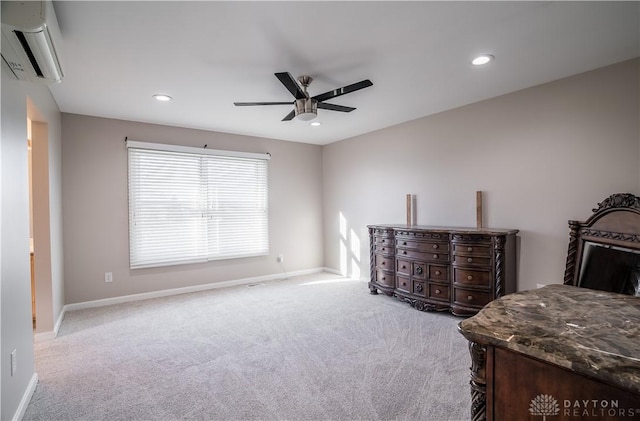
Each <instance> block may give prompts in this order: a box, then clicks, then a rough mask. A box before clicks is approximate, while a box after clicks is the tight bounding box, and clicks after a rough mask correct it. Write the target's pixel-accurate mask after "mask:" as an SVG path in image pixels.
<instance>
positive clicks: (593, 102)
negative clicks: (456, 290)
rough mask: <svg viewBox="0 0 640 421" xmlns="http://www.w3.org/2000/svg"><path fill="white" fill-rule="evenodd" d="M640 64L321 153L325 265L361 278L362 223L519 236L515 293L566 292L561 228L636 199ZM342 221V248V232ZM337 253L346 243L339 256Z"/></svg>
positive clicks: (364, 263) (364, 253) (639, 186)
mask: <svg viewBox="0 0 640 421" xmlns="http://www.w3.org/2000/svg"><path fill="white" fill-rule="evenodd" d="M639 79H640V72H639V60H632V61H627V62H623V63H619V64H617V65H613V66H609V67H605V68H602V69H598V70H595V71H591V72H587V73H583V74H580V75H576V76H573V77H570V78H566V79H562V80H558V81H555V82H552V83H548V84H544V85H540V86H536V87H533V88H530V89H526V90H522V91H519V92H515V93H512V94H509V95H504V96H500V97H497V98H493V99H490V100H487V101H482V102H479V103H475V104H471V105H468V106H464V107H461V108H458V109H454V110H450V111H446V112H443V113H440V114H437V115H433V116H429V117H425V118H422V119H418V120H414V121H412V122H408V123H404V124H401V125H398V126H394V127H390V128H386V129H383V130H380V131H377V132H373V133H369V134H365V135H362V136H358V137H354V138H352V139H348V140H344V141H341V142H336V143H333V144H331V145H328V146H326V147H325V148H324V149H323V174H324V218H325V243H324V247H325V265H326V266H328V267H332V268H339V267H341V265H342V266H344V265H345V262H346V271H347V272H348V273H355V274H356V275H357V274H358V273H359V274H360V276H361V277H365V278H366V277H368V267H369V255H368V238H367V231H366V225H367V224H376V223H404V222H405V221H406V213H405V196H406V194H415V195H417V210H418V215H417V223H418V224H422V225H447V226H475V191H477V190H481V191H483V192H484V205H485V206H484V209H485V221H484V224H485V226H488V227H494V228H515V229H519V230H520V234H519V236H520V244H519V280H518V283H519V285H518V288H519V289H520V290H525V289H531V288H535V287H536V285H537V284H553V283H562V280H563V275H564V267H565V259H566V252H567V244H568V227H567V220H569V219H578V220H584V219H586V218H587V217H589V216H590V214H591V209H592V208H593V207H594V206H595V205H596V204H597V203H598V202H600V201H601V200H602V199H604V198H605V197H607V196H609V195H610V194H613V193H617V192H630V193H634V194H639V193H640V182H639V181H640V180H639V178H638V175H639V174H638V168H639V165H638V164H639V162H640V160H639V156H640V135H639V122H638V120H639V112H640V110H639V107H638V97H639V94H638V93H639V91H638V84H639ZM340 214H342V217H343V218H344V221H345V222H344V223H345V224H346V226H347V230H346V231H347V238H344V235H343V234H341V233H340V231H341V229H340V222H339V219H340V216H339V215H340ZM341 244H344V245H345V246H343V248H342V250H343V251H342V252H341V251H340V250H341V249H340V247H341Z"/></svg>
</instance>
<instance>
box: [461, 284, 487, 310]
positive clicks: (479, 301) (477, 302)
mask: <svg viewBox="0 0 640 421" xmlns="http://www.w3.org/2000/svg"><path fill="white" fill-rule="evenodd" d="M454 301H455V302H456V303H457V304H464V305H468V306H475V307H484V306H485V305H487V304H489V302H490V301H491V293H490V292H486V291H474V290H470V289H463V288H455V297H454Z"/></svg>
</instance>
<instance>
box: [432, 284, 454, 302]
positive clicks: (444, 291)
mask: <svg viewBox="0 0 640 421" xmlns="http://www.w3.org/2000/svg"><path fill="white" fill-rule="evenodd" d="M449 291H450V290H449V285H439V284H432V283H429V298H431V299H433V300H440V301H446V302H449V300H450V297H449V293H450V292H449Z"/></svg>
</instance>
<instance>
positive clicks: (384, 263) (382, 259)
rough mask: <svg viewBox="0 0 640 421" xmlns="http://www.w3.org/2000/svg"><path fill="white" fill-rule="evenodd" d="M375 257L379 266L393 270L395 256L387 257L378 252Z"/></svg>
mask: <svg viewBox="0 0 640 421" xmlns="http://www.w3.org/2000/svg"><path fill="white" fill-rule="evenodd" d="M375 259H376V262H375V263H376V267H377V268H380V269H386V270H390V271H393V267H394V266H393V257H386V256H384V255H381V254H376V255H375Z"/></svg>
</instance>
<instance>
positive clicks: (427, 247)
mask: <svg viewBox="0 0 640 421" xmlns="http://www.w3.org/2000/svg"><path fill="white" fill-rule="evenodd" d="M396 246H397V247H403V248H409V249H413V250H418V251H424V252H427V253H431V252H434V253H435V252H437V253H447V254H449V243H442V242H435V241H433V242H431V241H415V240H409V239H406V238H396Z"/></svg>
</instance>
